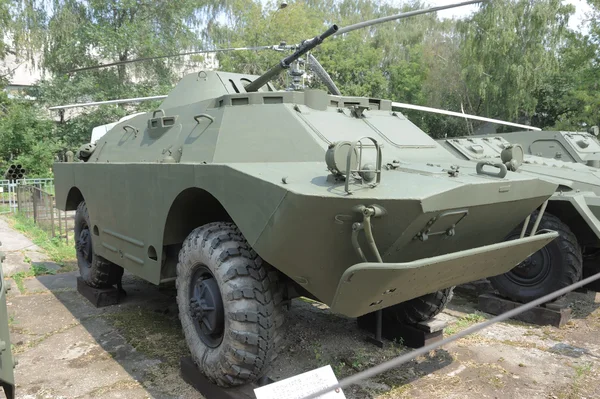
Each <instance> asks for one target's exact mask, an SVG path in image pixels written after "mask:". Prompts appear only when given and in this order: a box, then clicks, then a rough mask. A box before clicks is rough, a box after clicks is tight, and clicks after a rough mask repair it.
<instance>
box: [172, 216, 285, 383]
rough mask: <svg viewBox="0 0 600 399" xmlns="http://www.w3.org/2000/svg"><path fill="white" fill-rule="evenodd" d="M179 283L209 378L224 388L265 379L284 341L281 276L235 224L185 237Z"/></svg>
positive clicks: (196, 352)
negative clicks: (268, 368) (247, 240)
mask: <svg viewBox="0 0 600 399" xmlns="http://www.w3.org/2000/svg"><path fill="white" fill-rule="evenodd" d="M176 284H177V305H178V307H179V317H180V320H181V324H182V327H183V333H184V336H185V339H186V342H187V344H188V347H189V349H190V352H191V355H192V358H193V360H194V362H195V363H196V364H197V365H198V367H199V368H200V370H201V371H202V372H203V373H204V375H206V377H207V378H208V379H209V380H211V381H212V382H213V383H216V384H218V385H220V386H224V387H230V386H237V385H242V384H246V383H250V382H254V381H256V380H258V379H259V378H260V377H262V376H263V375H264V373H265V372H266V371H267V367H268V365H269V364H270V363H271V362H272V361H273V360H274V359H275V357H276V356H277V349H278V345H279V342H280V341H281V337H280V327H281V325H282V324H283V319H284V314H283V306H282V302H283V285H282V284H281V283H280V281H279V272H278V271H277V270H275V269H274V268H272V267H271V266H270V265H268V264H266V263H264V262H263V261H262V259H261V258H260V257H259V256H258V255H257V254H256V252H254V251H253V250H252V248H250V246H249V245H248V243H247V242H246V240H245V239H244V237H243V236H242V234H241V232H240V231H239V230H238V229H237V227H236V226H235V225H234V224H232V223H224V222H223V223H221V222H219V223H209V224H206V225H204V226H202V227H199V228H197V229H195V230H194V231H192V232H191V233H190V234H189V236H188V237H187V238H186V239H185V241H184V243H183V246H182V248H181V251H180V252H179V263H178V264H177V279H176Z"/></svg>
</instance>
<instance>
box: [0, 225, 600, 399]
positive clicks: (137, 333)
mask: <svg viewBox="0 0 600 399" xmlns="http://www.w3.org/2000/svg"><path fill="white" fill-rule="evenodd" d="M0 241H2V243H3V246H2V250H3V251H5V252H6V253H7V261H6V265H5V272H8V273H10V274H13V273H15V272H16V271H19V270H26V269H27V267H29V264H28V262H25V261H24V259H26V257H28V258H29V259H32V260H33V259H34V257H37V258H35V259H36V262H45V261H46V259H45V258H44V254H43V252H42V251H41V250H40V249H39V248H36V247H35V246H33V245H32V243H31V242H30V241H29V240H28V239H27V238H25V237H23V236H22V235H20V234H19V233H16V232H14V231H12V230H10V227H8V226H7V225H6V223H5V222H4V221H3V220H2V219H1V218H0ZM76 277H77V273H76V272H67V273H61V270H59V271H58V273H57V274H56V275H47V276H39V277H35V278H29V279H26V280H25V281H24V283H23V291H22V292H21V291H20V290H19V289H18V287H16V285H15V284H14V283H13V284H12V289H11V290H10V291H9V298H8V299H9V303H8V309H9V314H10V328H11V339H12V343H13V345H14V352H15V354H16V356H17V358H18V359H19V364H18V365H17V367H16V369H15V372H16V380H17V394H18V396H17V397H18V398H22V399H38V398H39V399H42V398H44V399H58V398H97V397H102V398H132V399H137V398H165V399H169V398H190V399H194V398H201V396H200V395H199V394H197V393H196V392H195V391H193V389H192V388H191V387H190V386H188V385H187V384H186V383H185V382H184V381H183V380H182V379H181V377H180V375H179V369H178V363H179V359H180V358H181V356H184V355H186V354H187V353H188V352H187V348H186V347H185V343H184V340H183V337H182V334H181V329H180V325H179V320H178V317H177V307H176V305H175V300H174V296H175V288H174V286H172V285H171V286H166V287H164V288H161V289H160V290H159V289H158V288H157V287H156V286H153V285H151V284H147V283H145V282H143V281H141V280H139V279H137V278H134V277H132V276H128V275H126V279H125V281H124V288H125V290H126V291H127V293H128V296H127V298H126V299H125V301H124V302H123V303H122V304H120V305H118V306H114V307H111V308H103V309H96V308H94V307H93V306H91V305H90V304H89V302H87V300H86V299H84V298H83V297H82V296H81V295H80V294H79V293H77V291H76ZM569 300H570V301H571V302H572V304H573V309H574V318H573V319H572V320H571V322H569V324H568V325H567V326H565V327H563V328H561V329H558V328H553V327H534V326H529V325H526V324H523V323H519V322H510V323H502V324H499V325H495V326H493V327H491V328H489V329H487V330H484V331H482V332H481V333H479V334H476V335H473V336H470V337H467V338H465V339H462V340H459V341H457V342H455V343H453V344H450V345H448V346H447V347H445V348H443V349H440V350H438V351H436V352H434V353H431V354H430V355H429V356H426V357H421V358H419V359H417V360H415V361H413V362H411V363H410V364H406V365H404V366H402V367H399V368H397V369H394V370H391V371H389V372H386V373H384V374H382V375H380V376H377V377H374V378H372V379H369V380H367V381H365V382H363V383H361V384H360V385H359V386H355V387H352V388H350V389H346V390H345V393H346V397H347V398H357V399H358V398H380V399H388V398H409V397H410V398H477V399H479V398H508V397H510V398H593V397H600V383H599V382H598V381H600V334H599V332H600V310H598V307H599V306H600V295H599V296H596V295H595V294H592V293H588V294H581V293H575V294H571V295H570V296H569ZM473 303H474V301H473V298H472V297H469V295H468V292H467V293H464V292H463V294H461V295H457V296H455V298H454V299H453V301H452V303H451V305H450V306H449V308H448V309H447V310H446V311H445V312H444V314H443V315H442V318H444V319H446V320H448V321H449V322H450V323H451V324H450V326H449V327H448V329H447V330H446V334H454V333H456V332H457V331H459V330H460V329H462V328H465V327H467V326H468V325H471V324H473V323H476V322H479V321H482V320H484V319H485V318H486V317H489V315H486V314H481V313H477V312H476V311H475V308H474V306H473ZM285 328H286V331H285V340H284V346H283V349H282V351H281V355H280V357H279V358H278V360H277V362H276V363H275V364H274V365H273V371H272V373H271V376H272V377H274V378H275V379H281V378H286V377H289V376H292V375H295V374H298V373H301V372H304V371H308V370H311V369H314V368H316V367H319V366H321V365H326V364H330V365H331V366H332V367H333V369H334V371H335V372H336V375H337V376H338V378H343V377H344V376H348V375H350V374H353V373H355V372H356V371H359V370H363V369H365V368H367V367H369V366H372V365H375V364H378V363H380V362H382V361H384V360H387V359H390V358H391V357H393V356H396V355H398V354H400V353H404V352H405V351H407V350H408V349H406V348H405V347H403V346H401V345H399V344H393V343H389V344H388V346H387V347H386V348H385V349H383V350H382V349H378V348H376V347H373V346H370V345H369V344H366V343H365V337H366V336H367V335H366V334H365V333H364V332H362V331H361V330H359V329H357V327H356V322H355V320H353V319H349V318H346V317H341V316H338V315H333V314H331V313H330V312H329V311H328V309H327V307H326V306H324V305H322V304H319V303H315V302H312V301H302V300H296V301H294V303H293V305H292V308H291V310H290V311H289V312H288V320H287V324H286V327H285ZM1 397H2V394H0V398H1Z"/></svg>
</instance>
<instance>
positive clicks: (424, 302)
mask: <svg viewBox="0 0 600 399" xmlns="http://www.w3.org/2000/svg"><path fill="white" fill-rule="evenodd" d="M453 289H454V287H450V288H446V289H443V290H440V291H436V292H434V293H431V294H426V295H423V296H420V297H417V298H413V299H410V300H408V301H406V302H402V303H399V304H397V305H394V306H390V307H387V308H384V309H383V314H382V316H383V322H384V323H385V324H387V323H390V322H391V323H401V324H415V323H418V322H420V321H425V320H429V319H432V318H433V317H435V316H436V315H437V314H439V313H440V312H441V311H442V310H444V308H445V307H446V305H447V304H448V302H450V300H451V299H452V296H453V295H454V293H453Z"/></svg>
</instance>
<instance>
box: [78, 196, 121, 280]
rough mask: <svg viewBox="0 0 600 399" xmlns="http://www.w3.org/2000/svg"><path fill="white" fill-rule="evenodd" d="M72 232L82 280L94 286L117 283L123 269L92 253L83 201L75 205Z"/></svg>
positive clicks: (86, 212) (85, 207) (90, 234)
mask: <svg viewBox="0 0 600 399" xmlns="http://www.w3.org/2000/svg"><path fill="white" fill-rule="evenodd" d="M74 233H75V251H76V254H77V265H78V266H79V274H80V275H81V278H82V279H83V281H84V282H85V283H86V284H87V285H89V286H90V287H95V288H106V287H110V286H113V285H115V284H117V282H118V281H119V280H120V279H121V277H122V276H123V272H124V270H123V268H122V267H120V266H118V265H116V264H114V263H112V262H110V261H108V260H106V259H104V258H103V257H101V256H98V255H96V254H95V253H94V250H93V246H92V237H93V235H92V231H91V228H90V216H89V213H88V210H87V206H86V205H85V201H82V202H80V203H79V206H77V211H76V212H75V229H74Z"/></svg>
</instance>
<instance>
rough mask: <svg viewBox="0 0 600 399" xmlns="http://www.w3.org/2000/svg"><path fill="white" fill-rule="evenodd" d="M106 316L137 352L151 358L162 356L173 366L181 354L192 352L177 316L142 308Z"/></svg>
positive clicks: (176, 363)
mask: <svg viewBox="0 0 600 399" xmlns="http://www.w3.org/2000/svg"><path fill="white" fill-rule="evenodd" d="M102 317H103V318H104V319H106V320H107V321H109V322H110V323H111V324H112V325H113V326H114V327H115V328H116V329H117V330H119V332H120V333H121V334H122V335H123V337H124V338H125V340H126V341H127V342H128V343H129V344H130V345H131V346H132V347H134V348H135V349H136V350H137V351H139V352H141V353H143V354H145V355H147V356H149V357H151V358H154V357H158V358H161V359H163V360H164V361H166V363H168V364H169V365H170V366H177V365H178V364H179V363H178V362H179V360H180V359H181V357H182V356H184V355H185V354H187V353H189V350H188V348H187V344H186V341H185V338H184V336H183V331H182V329H181V324H180V323H179V320H178V319H177V317H169V316H166V315H164V314H162V313H159V312H155V311H153V310H149V309H142V308H139V309H135V310H134V309H131V310H127V311H124V312H119V313H110V314H105V315H103V316H102Z"/></svg>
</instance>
